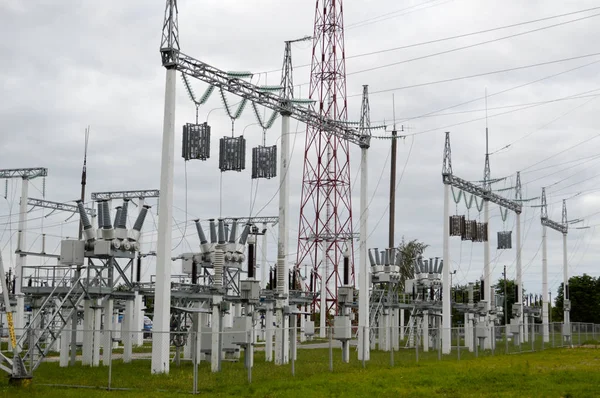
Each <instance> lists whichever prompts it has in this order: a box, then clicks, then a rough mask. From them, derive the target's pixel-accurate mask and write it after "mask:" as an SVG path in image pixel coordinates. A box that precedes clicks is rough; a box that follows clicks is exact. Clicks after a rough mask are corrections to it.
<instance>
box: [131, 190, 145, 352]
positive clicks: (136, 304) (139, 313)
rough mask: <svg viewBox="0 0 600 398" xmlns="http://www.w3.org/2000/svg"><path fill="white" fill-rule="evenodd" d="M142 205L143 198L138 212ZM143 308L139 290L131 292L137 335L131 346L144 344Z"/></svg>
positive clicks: (140, 199)
mask: <svg viewBox="0 0 600 398" xmlns="http://www.w3.org/2000/svg"><path fill="white" fill-rule="evenodd" d="M144 204H145V203H144V198H139V201H138V208H139V210H140V211H141V210H142V208H143V207H144ZM140 232H141V231H140ZM142 236H143V234H140V237H139V238H138V244H139V245H140V248H141V245H142ZM135 261H136V259H135V258H134V259H133V262H132V264H131V266H132V267H134V269H137V267H136V264H135ZM136 272H137V271H136ZM135 277H136V280H137V278H138V275H136V276H135ZM140 281H141V278H140ZM143 306H144V302H143V300H142V296H141V295H140V292H139V290H134V292H133V311H134V313H133V325H134V326H135V330H136V331H137V333H135V334H134V335H133V345H134V346H141V345H142V344H144V334H143V333H142V332H141V330H142V329H143V328H144V310H143V308H142V307H143Z"/></svg>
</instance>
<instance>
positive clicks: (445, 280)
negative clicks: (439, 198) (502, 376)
mask: <svg viewBox="0 0 600 398" xmlns="http://www.w3.org/2000/svg"><path fill="white" fill-rule="evenodd" d="M442 256H443V260H444V264H443V267H442V354H450V351H451V349H452V344H451V338H452V334H451V332H452V329H451V327H452V324H451V322H452V318H451V317H452V309H451V307H450V296H451V292H450V184H444V246H443V254H442Z"/></svg>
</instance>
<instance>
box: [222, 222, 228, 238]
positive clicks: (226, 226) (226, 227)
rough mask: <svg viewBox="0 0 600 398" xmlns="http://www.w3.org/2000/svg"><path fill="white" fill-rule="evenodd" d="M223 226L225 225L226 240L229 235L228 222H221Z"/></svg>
mask: <svg viewBox="0 0 600 398" xmlns="http://www.w3.org/2000/svg"><path fill="white" fill-rule="evenodd" d="M223 226H224V227H225V240H227V237H228V236H229V224H225V223H223Z"/></svg>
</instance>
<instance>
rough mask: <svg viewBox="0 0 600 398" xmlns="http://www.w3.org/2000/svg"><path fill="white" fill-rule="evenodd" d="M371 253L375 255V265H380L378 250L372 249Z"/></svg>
mask: <svg viewBox="0 0 600 398" xmlns="http://www.w3.org/2000/svg"><path fill="white" fill-rule="evenodd" d="M373 253H375V265H381V260H380V259H379V249H378V248H375V249H373Z"/></svg>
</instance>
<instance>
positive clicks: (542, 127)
mask: <svg viewBox="0 0 600 398" xmlns="http://www.w3.org/2000/svg"><path fill="white" fill-rule="evenodd" d="M596 62H600V61H596ZM596 62H594V63H596ZM597 98H598V97H597V95H594V96H592V98H590V99H589V100H587V101H585V102H584V103H582V104H578V105H576V106H575V107H573V108H571V109H569V110H568V111H567V112H565V113H563V114H561V115H559V116H557V117H556V118H554V119H552V120H551V121H549V122H548V123H546V124H544V125H542V126H540V127H538V128H537V129H535V130H532V131H530V132H529V133H527V134H525V135H524V136H522V137H520V138H518V139H516V140H514V141H513V142H511V143H510V144H507V145H505V146H503V147H501V148H499V149H497V150H495V151H492V153H490V155H494V154H496V153H498V152H500V151H502V150H504V149H508V148H510V147H511V146H512V145H514V144H515V143H517V142H519V141H521V140H524V139H525V138H527V137H529V136H531V135H532V134H534V133H536V132H537V131H539V130H542V129H544V128H546V127H548V126H549V125H551V124H552V123H554V122H556V121H558V120H560V119H562V118H563V117H565V116H567V115H569V114H571V113H573V112H575V111H576V110H578V109H580V108H582V107H584V106H586V105H587V104H589V103H590V102H592V101H593V100H595V99H597Z"/></svg>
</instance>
